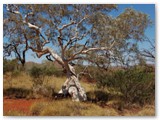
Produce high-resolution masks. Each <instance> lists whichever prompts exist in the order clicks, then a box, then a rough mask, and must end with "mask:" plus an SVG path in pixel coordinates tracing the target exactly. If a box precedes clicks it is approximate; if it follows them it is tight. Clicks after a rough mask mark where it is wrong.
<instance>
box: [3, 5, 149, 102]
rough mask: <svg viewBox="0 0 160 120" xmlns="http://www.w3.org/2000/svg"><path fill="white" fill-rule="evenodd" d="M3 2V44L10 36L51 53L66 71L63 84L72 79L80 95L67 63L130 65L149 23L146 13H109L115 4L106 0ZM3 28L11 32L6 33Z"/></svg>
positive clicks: (82, 94) (48, 53) (132, 11)
mask: <svg viewBox="0 0 160 120" xmlns="http://www.w3.org/2000/svg"><path fill="white" fill-rule="evenodd" d="M4 6H5V8H6V12H4V31H5V32H4V34H5V38H6V39H8V40H7V42H6V43H10V41H14V42H15V41H16V42H17V43H18V44H20V45H22V46H23V47H25V48H26V50H28V49H31V50H32V51H33V52H35V53H36V54H37V57H41V56H42V55H47V59H49V60H51V58H53V59H54V60H55V61H57V62H58V63H59V64H60V65H61V66H62V67H63V68H64V69H65V71H66V73H67V78H68V79H67V80H66V82H65V83H64V85H65V86H67V87H69V85H70V84H71V83H72V82H73V81H76V82H75V83H76V86H77V87H78V89H79V91H80V96H81V97H82V98H83V99H85V96H84V95H85V92H84V90H83V88H82V87H81V86H80V84H79V82H78V79H77V75H76V73H75V70H74V67H73V66H72V65H71V64H70V63H71V62H74V63H75V64H76V63H77V62H79V60H82V61H83V62H84V61H89V62H91V63H94V64H95V65H98V66H99V67H102V68H106V66H107V67H108V66H109V65H115V64H122V63H123V64H124V65H125V64H130V63H131V62H132V61H134V56H135V51H137V50H138V47H137V43H138V41H142V40H144V37H145V36H144V31H145V29H146V28H147V26H148V25H149V24H150V20H149V18H148V16H147V15H146V14H144V13H141V12H138V11H135V10H133V9H126V10H125V11H124V12H123V13H121V14H120V15H119V16H117V17H115V18H113V17H111V16H109V15H108V13H109V12H110V11H112V10H114V9H117V5H110V4H106V5H100V4H99V5H92V4H90V5H79V4H76V5H4ZM5 21H8V22H5ZM5 23H7V24H5ZM9 29H13V31H14V30H16V32H13V33H12V32H11V33H12V35H11V34H10V30H9ZM18 30H19V31H18ZM11 31H12V30H11ZM15 38H18V39H15ZM18 40H19V41H18ZM6 43H5V44H6ZM130 61H131V62H130ZM119 62H120V63H119Z"/></svg>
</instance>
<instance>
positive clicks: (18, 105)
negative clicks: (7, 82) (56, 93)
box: [3, 98, 45, 115]
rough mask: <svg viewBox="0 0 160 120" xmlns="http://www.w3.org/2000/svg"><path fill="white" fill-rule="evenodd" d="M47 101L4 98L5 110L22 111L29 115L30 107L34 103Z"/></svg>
mask: <svg viewBox="0 0 160 120" xmlns="http://www.w3.org/2000/svg"><path fill="white" fill-rule="evenodd" d="M39 101H45V100H43V99H29V100H27V99H8V98H3V112H4V113H5V112H8V111H10V110H15V111H20V112H23V113H25V114H26V115H29V110H30V107H31V105H32V104H33V103H35V102H39Z"/></svg>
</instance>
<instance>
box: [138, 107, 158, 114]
mask: <svg viewBox="0 0 160 120" xmlns="http://www.w3.org/2000/svg"><path fill="white" fill-rule="evenodd" d="M136 115H137V116H155V107H154V106H153V105H146V106H144V107H143V108H142V109H141V110H140V111H139V112H138V113H137V114H136Z"/></svg>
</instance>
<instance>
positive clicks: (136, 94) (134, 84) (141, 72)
mask: <svg viewBox="0 0 160 120" xmlns="http://www.w3.org/2000/svg"><path fill="white" fill-rule="evenodd" d="M148 70H150V69H149V68H146V67H133V68H131V69H128V70H117V71H115V72H113V73H112V74H107V75H104V76H102V75H101V76H99V77H97V86H98V87H102V88H108V89H109V88H112V89H110V90H113V88H114V89H115V90H116V91H117V93H118V92H121V93H122V95H123V101H125V102H126V103H139V104H140V105H144V104H145V103H151V102H153V101H154V95H155V80H154V78H155V76H154V72H148Z"/></svg>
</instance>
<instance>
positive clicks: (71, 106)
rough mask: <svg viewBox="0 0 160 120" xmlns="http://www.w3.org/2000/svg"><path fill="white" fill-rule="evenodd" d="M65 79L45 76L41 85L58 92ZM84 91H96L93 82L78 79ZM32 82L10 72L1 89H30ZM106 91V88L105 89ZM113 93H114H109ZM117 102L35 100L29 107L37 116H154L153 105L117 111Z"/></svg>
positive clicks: (12, 114) (8, 114) (31, 112)
mask: <svg viewBox="0 0 160 120" xmlns="http://www.w3.org/2000/svg"><path fill="white" fill-rule="evenodd" d="M65 80H66V78H65V77H55V76H50V77H45V78H44V83H43V85H44V86H46V87H51V88H54V90H55V92H58V91H59V90H60V88H61V86H62V84H63V83H64V81H65ZM80 83H81V84H82V86H83V87H84V88H85V90H86V92H93V91H96V90H97V88H96V85H95V84H94V83H86V82H83V81H80ZM32 86H33V82H32V78H31V77H30V76H29V75H27V74H26V73H21V74H20V75H18V76H16V77H13V76H11V73H8V74H7V75H4V82H3V89H4V90H5V89H9V88H23V89H27V90H32ZM105 91H106V92H108V91H107V90H105ZM110 94H112V95H114V93H110ZM117 104H119V100H115V101H113V99H112V100H110V101H107V106H103V108H102V107H100V106H98V105H97V104H94V103H83V102H79V103H77V102H72V101H71V99H65V100H56V101H55V100H53V101H48V102H37V103H35V104H33V105H32V106H31V108H30V114H31V115H37V116H122V115H123V116H154V115H155V107H154V105H146V106H144V107H143V108H140V107H136V108H135V109H124V110H123V111H118V110H117V108H116V107H114V106H116V105H117ZM5 115H6V116H25V113H22V112H20V111H8V112H6V113H5Z"/></svg>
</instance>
